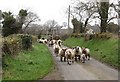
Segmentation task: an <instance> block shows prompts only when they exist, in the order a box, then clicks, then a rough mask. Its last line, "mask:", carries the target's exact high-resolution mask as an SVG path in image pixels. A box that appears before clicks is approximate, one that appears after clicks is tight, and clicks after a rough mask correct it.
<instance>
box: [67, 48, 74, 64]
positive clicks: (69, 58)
mask: <svg viewBox="0 0 120 82" xmlns="http://www.w3.org/2000/svg"><path fill="white" fill-rule="evenodd" d="M65 57H66V59H67V63H68V64H69V65H71V63H74V57H75V49H71V48H69V49H67V50H66V51H65Z"/></svg>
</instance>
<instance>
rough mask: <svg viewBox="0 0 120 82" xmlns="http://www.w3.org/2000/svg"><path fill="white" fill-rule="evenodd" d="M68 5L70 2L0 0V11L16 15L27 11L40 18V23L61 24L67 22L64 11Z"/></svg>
mask: <svg viewBox="0 0 120 82" xmlns="http://www.w3.org/2000/svg"><path fill="white" fill-rule="evenodd" d="M69 3H70V0H0V10H2V11H11V12H13V13H14V14H15V15H17V14H18V12H19V10H20V9H22V8H23V9H28V10H29V11H33V12H35V13H36V14H37V15H38V16H39V17H40V19H41V23H44V22H45V21H47V20H50V19H51V20H52V19H54V20H56V21H57V22H59V24H62V22H67V14H65V10H66V9H67V8H68V5H69Z"/></svg>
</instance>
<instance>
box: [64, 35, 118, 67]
mask: <svg viewBox="0 0 120 82" xmlns="http://www.w3.org/2000/svg"><path fill="white" fill-rule="evenodd" d="M64 45H66V46H69V47H72V46H77V45H78V46H81V47H88V48H90V50H91V56H92V57H94V58H96V59H98V60H99V61H102V62H105V63H107V64H109V65H111V66H113V67H116V68H117V67H120V65H119V64H118V40H117V39H112V38H111V39H92V40H89V41H84V39H83V38H73V37H72V38H69V39H66V40H65V41H64Z"/></svg>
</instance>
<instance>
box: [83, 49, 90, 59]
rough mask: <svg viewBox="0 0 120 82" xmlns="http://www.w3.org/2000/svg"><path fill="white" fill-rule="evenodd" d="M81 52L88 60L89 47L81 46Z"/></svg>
mask: <svg viewBox="0 0 120 82" xmlns="http://www.w3.org/2000/svg"><path fill="white" fill-rule="evenodd" d="M82 53H83V54H85V58H86V59H87V60H90V49H88V48H82Z"/></svg>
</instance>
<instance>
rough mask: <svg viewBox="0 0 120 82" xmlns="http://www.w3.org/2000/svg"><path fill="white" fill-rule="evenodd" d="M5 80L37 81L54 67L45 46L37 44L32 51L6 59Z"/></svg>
mask: <svg viewBox="0 0 120 82" xmlns="http://www.w3.org/2000/svg"><path fill="white" fill-rule="evenodd" d="M5 63H6V64H7V66H5V67H3V71H4V74H3V80H37V79H40V78H43V77H44V76H45V75H46V74H48V73H49V72H50V71H51V70H52V69H53V67H54V64H53V60H52V56H51V54H50V53H49V50H48V48H47V47H46V46H45V45H44V44H39V43H35V44H34V45H33V50H32V51H22V52H20V53H19V54H18V55H17V56H14V57H13V56H12V57H11V56H7V57H6V58H5Z"/></svg>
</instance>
